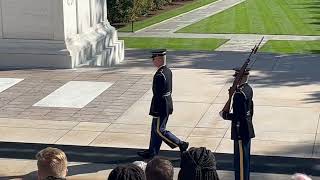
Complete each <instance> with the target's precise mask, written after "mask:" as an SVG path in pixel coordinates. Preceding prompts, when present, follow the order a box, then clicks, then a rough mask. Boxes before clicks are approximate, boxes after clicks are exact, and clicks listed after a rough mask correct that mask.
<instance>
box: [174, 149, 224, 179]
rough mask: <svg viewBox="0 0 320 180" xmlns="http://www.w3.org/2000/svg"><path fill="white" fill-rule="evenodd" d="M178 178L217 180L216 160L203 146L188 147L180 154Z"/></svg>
mask: <svg viewBox="0 0 320 180" xmlns="http://www.w3.org/2000/svg"><path fill="white" fill-rule="evenodd" d="M180 168H181V169H180V171H179V175H178V179H179V180H189V179H192V180H218V179H219V177H218V174H217V171H216V160H215V157H214V155H213V153H212V152H211V151H210V150H208V149H206V148H205V147H200V148H194V147H192V148H190V149H189V150H188V151H185V152H183V153H182V155H181V164H180Z"/></svg>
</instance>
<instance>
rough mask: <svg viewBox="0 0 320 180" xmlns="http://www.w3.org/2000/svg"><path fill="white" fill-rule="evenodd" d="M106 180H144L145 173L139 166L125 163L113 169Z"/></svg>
mask: <svg viewBox="0 0 320 180" xmlns="http://www.w3.org/2000/svg"><path fill="white" fill-rule="evenodd" d="M108 180H146V175H145V173H144V171H143V170H142V169H141V168H140V167H138V166H136V165H134V164H127V165H121V166H118V167H116V168H115V169H113V170H112V171H111V173H110V174H109V177H108Z"/></svg>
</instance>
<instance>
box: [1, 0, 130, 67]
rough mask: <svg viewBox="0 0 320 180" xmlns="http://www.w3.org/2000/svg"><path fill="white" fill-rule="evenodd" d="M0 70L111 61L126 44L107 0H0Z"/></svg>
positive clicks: (118, 59) (119, 57) (118, 58)
mask: <svg viewBox="0 0 320 180" xmlns="http://www.w3.org/2000/svg"><path fill="white" fill-rule="evenodd" d="M0 16H1V17H0V69H4V68H11V67H12V68H17V67H18V68H37V67H46V68H74V67H79V66H83V65H92V66H111V65H113V64H117V63H119V62H121V61H123V59H124V43H123V41H121V40H118V37H117V31H116V30H115V28H113V27H112V26H111V25H110V24H109V22H108V19H107V4H106V0H0Z"/></svg>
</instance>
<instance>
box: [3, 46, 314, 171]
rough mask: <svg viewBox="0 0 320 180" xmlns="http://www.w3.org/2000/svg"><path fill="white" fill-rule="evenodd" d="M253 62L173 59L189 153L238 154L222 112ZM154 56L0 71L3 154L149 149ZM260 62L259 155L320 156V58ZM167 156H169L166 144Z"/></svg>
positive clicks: (175, 126)
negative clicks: (236, 74) (13, 150)
mask: <svg viewBox="0 0 320 180" xmlns="http://www.w3.org/2000/svg"><path fill="white" fill-rule="evenodd" d="M247 55H248V54H247V53H236V52H210V53H208V52H190V51H188V52H183V51H176V52H174V51H170V52H168V65H169V67H171V68H172V70H173V75H174V76H173V83H174V84H173V100H174V113H173V115H172V116H171V117H170V120H169V122H168V129H169V130H170V131H172V132H173V133H175V134H176V135H177V136H178V137H180V138H182V139H184V140H186V141H189V142H190V146H196V147H199V146H205V147H208V148H209V149H211V150H212V151H214V152H216V153H220V154H229V155H230V154H231V153H232V152H233V144H232V141H231V140H230V122H228V121H224V120H222V119H221V118H220V117H219V116H218V112H219V111H220V110H221V108H222V107H223V105H224V103H225V101H226V98H227V89H228V88H229V87H230V85H231V81H232V76H231V75H232V74H233V71H232V70H231V69H232V68H234V67H236V66H240V65H241V63H242V62H243V61H244V60H245V58H246V57H247ZM149 56H150V55H149V53H148V52H146V51H138V50H128V51H126V57H127V59H126V61H125V62H124V63H123V64H121V65H118V66H116V67H113V68H79V69H74V70H39V69H37V70H4V71H0V141H1V142H2V143H0V144H1V145H0V147H1V146H2V145H4V143H5V142H14V143H16V144H17V145H19V144H26V143H35V144H56V145H72V146H73V147H85V146H86V147H106V148H119V150H121V148H129V149H133V150H134V149H143V148H147V146H148V142H149V135H150V122H151V117H150V116H148V110H149V105H150V99H151V96H152V92H151V84H152V76H153V73H154V72H155V69H154V68H153V67H152V64H151V61H150V60H149ZM256 59H257V60H256V63H255V64H254V66H253V70H252V76H251V80H250V83H251V84H252V86H253V88H254V102H255V112H254V126H255V131H256V138H255V139H253V141H252V154H254V155H257V156H259V157H263V156H275V157H292V158H309V159H310V161H312V160H314V159H317V158H320V135H319V132H320V129H319V127H318V126H319V115H320V76H319V66H320V56H319V55H275V54H258V56H257V58H256ZM83 87H87V88H83ZM2 147H5V146H2ZM75 149H76V148H75ZM162 149H163V150H170V148H169V147H168V146H166V145H165V144H163V145H162ZM2 150H3V151H5V150H6V149H5V148H3V149H2V148H0V151H2ZM20 150H21V149H20ZM173 151H175V150H173ZM169 152H170V151H169ZM0 154H1V152H0ZM10 157H11V158H13V157H14V155H11V156H10ZM19 157H20V156H19ZM0 162H1V161H0ZM0 169H1V168H0ZM0 174H4V175H5V172H3V171H2V172H1V171H0Z"/></svg>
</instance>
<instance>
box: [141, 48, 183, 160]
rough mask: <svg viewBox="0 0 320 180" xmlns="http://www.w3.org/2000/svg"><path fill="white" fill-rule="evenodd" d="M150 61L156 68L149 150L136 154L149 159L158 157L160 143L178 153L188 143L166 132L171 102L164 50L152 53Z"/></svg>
mask: <svg viewBox="0 0 320 180" xmlns="http://www.w3.org/2000/svg"><path fill="white" fill-rule="evenodd" d="M152 61H153V64H154V66H155V67H157V68H158V70H157V72H156V73H155V75H154V77H153V84H152V91H153V97H152V101H151V107H150V112H149V115H151V116H153V119H152V125H151V137H150V144H149V149H147V150H145V151H140V152H138V155H139V156H141V157H143V158H145V159H149V158H152V157H154V156H155V155H158V153H159V151H160V147H161V144H162V141H164V142H165V143H166V144H167V145H168V146H170V147H171V148H172V149H173V148H176V147H179V148H180V151H181V152H183V151H186V150H187V149H188V146H189V143H188V142H184V141H182V140H180V139H179V138H177V137H176V136H175V135H174V134H172V133H171V132H170V131H167V130H166V125H167V122H168V118H169V115H170V114H172V112H173V102H172V97H171V93H172V72H171V70H170V69H169V68H168V67H167V66H166V50H165V49H159V50H155V51H152Z"/></svg>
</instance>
